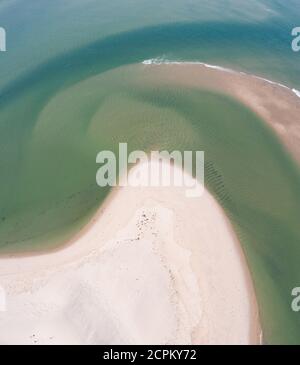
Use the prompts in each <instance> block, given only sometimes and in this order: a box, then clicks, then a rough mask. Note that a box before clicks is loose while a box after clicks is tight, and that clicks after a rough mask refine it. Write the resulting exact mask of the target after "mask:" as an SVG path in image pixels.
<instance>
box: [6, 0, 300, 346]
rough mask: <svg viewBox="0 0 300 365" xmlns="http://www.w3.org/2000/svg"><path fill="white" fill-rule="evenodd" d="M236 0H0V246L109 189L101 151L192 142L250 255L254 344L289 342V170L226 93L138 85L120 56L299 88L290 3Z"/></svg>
mask: <svg viewBox="0 0 300 365" xmlns="http://www.w3.org/2000/svg"><path fill="white" fill-rule="evenodd" d="M240 3H241V2H240V1H231V2H228V1H192V0H189V1H188V0H186V1H172V2H170V1H151V2H149V1H147V2H146V1H113V2H110V3H108V2H106V1H85V2H83V1H79V0H76V1H74V0H72V1H71V0H70V1H64V2H61V1H45V0H44V1H39V2H37V1H18V0H17V1H12V0H11V1H9V0H8V1H3V2H2V3H0V25H1V26H4V27H5V28H6V31H7V36H8V39H7V49H8V51H7V52H6V53H0V72H1V78H0V169H1V175H0V249H1V251H2V252H11V251H17V252H26V251H33V250H41V249H43V248H44V249H45V248H49V247H56V246H57V245H60V244H61V243H63V242H64V241H65V240H66V239H67V238H69V237H71V236H72V235H74V233H76V232H77V231H78V229H79V228H80V227H82V226H83V224H85V223H86V222H87V220H88V219H89V217H90V216H91V215H92V214H93V212H94V211H95V210H96V209H97V208H98V207H99V205H100V204H101V202H102V201H103V199H104V198H105V196H106V195H107V193H108V190H107V189H104V190H101V189H99V188H98V187H97V186H96V181H95V173H96V169H97V166H96V164H95V156H96V154H97V152H98V151H99V150H101V149H112V150H114V149H116V146H117V144H118V143H119V142H124V141H128V142H129V145H130V148H131V149H136V148H138V149H145V150H148V149H151V148H152V147H153V146H155V147H158V148H162V149H163V148H167V149H182V150H184V149H200V150H204V151H205V152H206V159H207V163H206V173H207V181H206V183H207V186H208V187H209V189H210V190H211V191H212V193H213V194H214V195H215V196H216V198H217V199H218V200H219V201H220V203H221V204H222V206H223V207H224V209H225V210H226V212H227V214H228V216H229V217H230V219H231V221H232V224H233V225H234V227H235V229H236V232H237V234H238V235H239V238H240V240H241V243H242V245H243V248H244V251H245V253H246V256H247V260H248V262H249V267H250V270H251V273H252V277H253V279H254V284H255V288H256V291H257V297H258V303H259V308H260V313H261V319H262V326H263V330H264V335H265V341H266V342H267V343H300V319H299V315H298V314H297V313H294V312H292V311H291V308H290V301H291V297H290V292H291V289H292V288H293V287H295V286H299V285H300V271H299V265H298V262H299V260H298V258H299V255H300V244H299V243H300V231H299V227H298V221H299V217H300V211H299V206H300V204H299V203H300V201H299V196H300V191H299V189H300V188H299V187H300V177H299V169H298V167H297V166H296V164H295V163H294V162H293V161H291V159H290V157H289V156H288V154H287V153H286V152H285V151H284V150H283V148H282V147H281V145H280V143H279V142H278V140H277V138H276V137H275V136H274V135H273V133H272V132H271V131H269V130H268V129H267V128H266V127H265V126H264V124H263V122H262V121H261V120H259V119H258V118H257V117H256V116H255V115H254V114H253V113H251V112H250V111H248V110H247V109H246V108H244V107H243V106H241V105H240V104H239V103H237V102H236V101H234V100H231V99H229V98H227V97H225V96H222V95H218V94H211V93H208V92H203V91H196V90H190V89H188V88H184V87H182V88H181V89H180V88H179V89H176V90H174V89H173V88H167V87H164V88H163V87H159V85H157V87H156V88H153V87H152V86H151V85H147V84H145V85H143V84H140V83H139V82H138V79H139V67H138V66H137V65H133V66H130V67H124V66H126V65H132V64H138V63H140V62H142V61H143V60H145V59H150V58H155V57H161V56H163V57H166V58H168V59H174V60H196V61H202V62H207V63H212V64H217V65H221V66H225V67H230V68H234V69H237V70H242V71H247V72H249V73H255V74H258V75H261V76H263V77H267V78H270V79H273V80H275V81H278V82H283V83H285V84H287V85H288V86H291V87H295V88H300V53H299V54H298V53H294V52H292V50H291V36H290V33H291V29H292V28H293V27H294V26H296V25H300V24H297V20H298V19H299V15H300V6H299V5H298V2H296V1H285V2H282V1H249V2H247V4H244V5H241V4H240ZM228 4H229V5H228ZM118 68H119V69H118ZM247 121H248V123H247ZM174 131H176V133H174Z"/></svg>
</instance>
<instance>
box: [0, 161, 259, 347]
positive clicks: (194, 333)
mask: <svg viewBox="0 0 300 365" xmlns="http://www.w3.org/2000/svg"><path fill="white" fill-rule="evenodd" d="M144 168H146V165H145V164H140V165H139V166H137V167H135V168H134V169H144ZM175 168H177V167H175ZM135 172H136V170H135ZM0 283H1V285H2V286H3V288H4V289H5V291H6V295H7V298H6V299H7V311H6V312H0V343H1V344H5V343H6V344H12V343H21V344H30V343H33V344H48V343H49V344H52V343H53V344H61V343H70V344H86V343H89V344H143V343H145V344H199V343H200V344H201V343H205V344H249V343H258V342H259V335H260V328H259V322H258V310H257V305H256V300H255V296H254V290H253V286H252V282H251V279H250V275H249V272H248V270H247V265H246V262H245V259H244V256H243V253H242V250H241V248H240V246H239V243H238V242H237V240H236V238H235V235H234V233H233V231H232V229H231V227H230V225H229V223H228V220H227V219H226V217H225V215H224V214H223V212H222V210H221V209H220V207H219V206H218V204H217V203H216V201H215V200H214V198H213V197H212V196H211V195H210V194H209V193H208V192H207V191H205V193H204V195H202V196H201V197H200V198H187V197H186V195H185V189H184V187H182V188H175V187H171V188H170V187H168V188H163V187H152V188H151V187H149V188H130V187H124V188H120V189H116V190H115V191H114V192H113V193H112V194H111V196H110V197H109V198H108V201H107V202H106V204H104V206H103V207H102V208H101V211H99V213H98V214H97V215H96V216H95V217H94V218H93V220H92V222H91V223H90V224H89V225H88V227H86V228H85V229H84V230H83V231H82V232H81V234H80V235H79V236H78V238H77V239H76V240H75V241H74V242H73V244H72V245H69V246H67V247H65V248H63V249H61V250H59V251H57V252H52V253H48V254H44V255H36V256H32V257H16V258H1V259H0Z"/></svg>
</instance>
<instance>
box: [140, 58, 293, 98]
mask: <svg viewBox="0 0 300 365" xmlns="http://www.w3.org/2000/svg"><path fill="white" fill-rule="evenodd" d="M142 63H143V64H144V65H201V66H204V67H207V68H212V69H215V70H219V71H223V72H230V73H235V74H240V75H247V76H252V77H254V78H256V79H258V80H262V81H265V82H267V83H269V84H272V85H275V86H279V87H282V88H284V89H288V90H290V91H291V92H293V93H294V94H295V95H296V96H298V98H300V91H299V90H297V89H291V88H290V87H288V86H286V85H284V84H281V83H279V82H275V81H272V80H268V79H265V78H263V77H260V76H256V75H251V74H248V73H246V72H241V71H234V70H232V69H230V68H225V67H222V66H217V65H211V64H208V63H204V62H200V61H171V60H168V59H167V58H165V57H157V58H151V59H149V60H145V61H143V62H142Z"/></svg>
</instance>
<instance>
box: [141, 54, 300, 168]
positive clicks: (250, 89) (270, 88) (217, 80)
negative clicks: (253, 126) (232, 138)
mask: <svg viewBox="0 0 300 365" xmlns="http://www.w3.org/2000/svg"><path fill="white" fill-rule="evenodd" d="M140 68H141V69H142V72H141V74H140V75H141V79H142V80H143V81H144V80H147V83H150V84H151V83H156V82H158V83H159V85H160V86H162V85H164V84H166V85H178V86H184V87H195V88H202V89H206V90H211V91H217V92H221V93H224V94H226V95H230V96H232V97H234V98H236V99H237V100H239V101H241V102H242V103H243V104H245V105H246V106H248V107H249V108H250V109H252V110H253V111H254V112H255V113H257V114H258V115H259V116H260V117H261V118H262V119H264V120H265V121H266V122H267V124H268V125H269V126H270V127H271V128H272V129H273V130H274V131H275V132H276V134H277V135H278V137H279V138H280V140H281V141H282V142H283V144H284V145H285V147H286V148H287V149H288V150H289V151H290V152H291V154H292V155H293V157H294V158H295V159H296V160H297V161H298V162H300V117H299V116H300V98H299V95H298V94H297V90H295V89H294V90H292V89H289V88H287V87H286V86H284V85H280V84H277V83H275V82H272V81H269V80H266V79H263V78H260V77H258V76H254V75H250V74H245V73H241V72H234V71H232V70H228V69H222V68H221V67H217V66H209V65H205V64H201V63H198V64H197V63H196V64H193V63H189V62H187V63H184V62H183V63H176V62H174V63H172V62H171V63H164V61H162V63H160V62H158V64H155V63H151V64H147V62H146V63H145V64H141V65H140ZM298 93H299V92H298Z"/></svg>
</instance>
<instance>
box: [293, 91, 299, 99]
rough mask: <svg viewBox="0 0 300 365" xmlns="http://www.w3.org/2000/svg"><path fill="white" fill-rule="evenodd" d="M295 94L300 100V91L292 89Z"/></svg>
mask: <svg viewBox="0 0 300 365" xmlns="http://www.w3.org/2000/svg"><path fill="white" fill-rule="evenodd" d="M292 91H293V93H294V94H296V95H297V96H298V98H300V91H299V90H297V89H292Z"/></svg>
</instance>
